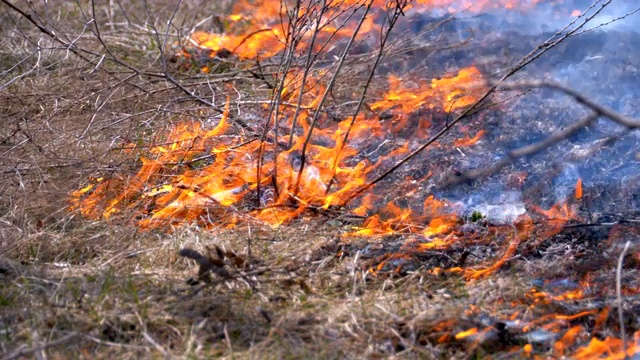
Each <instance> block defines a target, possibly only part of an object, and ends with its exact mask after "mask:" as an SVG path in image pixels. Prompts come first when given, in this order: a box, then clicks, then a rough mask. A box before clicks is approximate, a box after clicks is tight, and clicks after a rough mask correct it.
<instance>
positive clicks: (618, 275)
mask: <svg viewBox="0 0 640 360" xmlns="http://www.w3.org/2000/svg"><path fill="white" fill-rule="evenodd" d="M630 245H631V241H630V240H627V242H626V243H625V244H624V248H623V249H622V252H621V253H620V257H618V266H617V267H616V298H617V300H618V301H617V303H618V321H619V323H620V339H621V340H622V350H623V352H624V357H625V359H626V358H627V334H626V331H625V329H624V310H623V308H622V263H623V262H624V257H625V255H626V254H627V251H628V250H629V246H630Z"/></svg>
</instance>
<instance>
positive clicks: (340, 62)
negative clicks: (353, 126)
mask: <svg viewBox="0 0 640 360" xmlns="http://www.w3.org/2000/svg"><path fill="white" fill-rule="evenodd" d="M372 6H373V0H370V1H369V3H368V5H367V7H366V8H365V10H364V13H363V14H362V17H361V18H360V21H359V22H358V25H356V28H355V29H354V30H353V32H352V34H351V37H350V38H349V42H348V43H347V45H346V47H345V48H344V50H343V52H342V55H341V56H340V59H339V60H338V65H337V66H336V69H335V71H334V72H333V75H332V76H331V79H330V80H329V83H328V84H327V87H326V88H325V90H324V93H323V94H322V97H321V98H320V102H319V103H318V107H317V108H316V111H315V112H314V114H313V117H312V119H311V125H310V126H309V131H308V133H307V136H306V138H305V140H304V144H303V145H302V149H301V154H300V168H299V169H298V176H297V179H296V183H295V186H294V191H295V192H297V189H298V187H299V185H300V179H301V178H302V170H304V166H305V162H306V153H307V147H308V146H309V142H310V141H311V135H312V134H313V129H314V128H315V127H316V123H317V121H318V118H319V116H320V109H322V105H324V102H325V101H326V100H327V96H328V95H329V92H331V90H332V89H333V86H334V84H335V82H336V79H337V78H338V74H339V73H340V70H341V69H342V65H343V64H344V61H345V59H346V58H347V56H348V55H349V51H350V50H351V46H352V45H353V42H354V41H355V39H356V36H358V33H360V28H361V27H362V24H363V23H364V21H365V19H366V18H367V15H368V14H369V11H370V10H371V7H372ZM361 7H362V5H361Z"/></svg>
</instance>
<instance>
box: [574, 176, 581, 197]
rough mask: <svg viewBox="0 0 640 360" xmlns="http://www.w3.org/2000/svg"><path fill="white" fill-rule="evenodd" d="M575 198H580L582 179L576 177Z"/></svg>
mask: <svg viewBox="0 0 640 360" xmlns="http://www.w3.org/2000/svg"><path fill="white" fill-rule="evenodd" d="M575 197H576V200H580V199H582V179H580V178H578V181H577V182H576V195H575Z"/></svg>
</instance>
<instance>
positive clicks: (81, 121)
mask: <svg viewBox="0 0 640 360" xmlns="http://www.w3.org/2000/svg"><path fill="white" fill-rule="evenodd" d="M207 4H213V2H207V1H202V2H197V1H186V2H185V4H184V7H183V9H182V10H181V11H180V12H179V13H178V14H177V15H176V23H178V24H183V25H181V26H182V27H181V29H188V28H189V27H190V26H191V25H189V24H194V23H197V22H198V21H199V20H200V19H196V18H195V17H194V16H193V14H194V13H197V12H200V13H202V12H203V11H205V10H203V7H205V6H208V7H207V9H208V11H211V13H212V14H215V13H216V11H217V10H218V9H219V8H213V7H212V6H213V5H207ZM21 5H24V4H21ZM25 6H26V5H25ZM57 6H58V5H57ZM80 6H81V7H82V9H84V10H85V11H88V10H89V4H88V3H81V4H80ZM153 6H154V8H153V9H151V13H152V14H154V16H155V18H149V17H148V14H147V13H146V11H145V9H144V8H143V7H142V5H140V8H131V9H128V10H127V14H128V15H129V16H130V18H129V19H126V18H124V16H123V13H122V12H120V11H119V10H118V9H117V7H113V8H112V7H110V6H106V5H101V6H100V7H99V9H98V12H97V13H98V15H99V16H97V22H98V23H99V24H100V26H101V28H102V29H103V35H104V39H105V40H106V41H107V43H108V44H109V45H110V47H111V49H112V51H114V53H117V54H118V57H119V58H121V59H126V61H127V62H128V63H129V64H132V65H134V66H136V67H138V68H139V69H142V70H144V71H156V70H158V69H159V68H160V66H161V64H160V60H159V57H158V51H157V46H158V44H157V43H156V41H155V40H154V38H153V36H152V35H151V34H150V33H149V31H147V30H145V29H148V26H146V25H145V24H147V25H148V24H156V25H157V26H158V27H159V28H162V24H163V23H165V22H166V19H168V18H169V17H170V16H171V13H172V11H173V8H172V6H170V5H167V4H161V2H156V4H153ZM217 6H221V5H220V4H218V5H217ZM222 6H223V7H224V6H227V4H222ZM25 8H26V7H25ZM78 9H79V8H78V4H77V3H75V2H62V3H61V4H60V5H59V7H56V8H55V9H53V8H49V9H46V10H47V11H49V15H50V18H49V19H48V20H49V21H50V22H51V25H52V26H53V27H55V28H59V29H61V30H64V31H63V32H62V33H65V34H69V37H70V38H77V44H78V46H81V47H82V48H83V49H87V50H91V51H96V52H99V53H102V52H103V50H102V48H101V45H100V44H99V43H98V42H97V41H96V39H95V37H94V36H91V35H90V34H89V31H88V30H87V29H86V28H85V27H84V21H83V20H82V13H81V12H80V11H79V10H78ZM38 10H39V11H41V12H42V13H45V12H46V11H45V9H44V8H40V9H38ZM128 22H129V23H128ZM134 25H139V26H134ZM204 27H205V28H206V26H204ZM176 31H177V30H176ZM0 39H2V40H0V41H2V45H1V46H0V64H1V65H0V66H1V69H3V71H4V69H10V68H11V67H12V66H14V65H15V64H20V65H18V66H17V67H16V68H15V69H14V70H11V71H9V72H7V73H6V74H4V75H3V77H2V78H1V82H0V84H5V82H6V81H7V80H8V79H15V81H13V82H12V83H11V84H8V85H5V86H3V87H2V88H0V114H1V116H2V117H3V120H2V126H1V127H0V166H1V168H0V188H1V190H0V199H1V200H0V353H1V354H3V355H2V356H3V358H7V359H14V358H31V357H34V356H35V357H38V358H53V359H57V358H60V359H66V358H97V359H102V358H105V359H106V358H134V357H149V358H205V357H225V358H274V359H276V358H277V359H282V358H378V357H398V358H405V357H406V358H427V359H431V358H442V359H444V358H446V359H450V358H470V357H471V358H473V357H483V356H485V355H487V354H488V353H492V352H493V350H492V344H480V345H478V344H470V343H465V342H457V341H454V339H453V338H452V336H453V335H454V334H455V333H456V332H457V331H462V330H465V329H467V328H470V327H473V326H475V325H474V324H475V323H473V322H472V321H471V317H473V316H474V315H473V314H472V313H470V314H465V311H468V310H470V309H471V308H473V307H476V308H483V309H484V310H486V311H488V312H492V313H495V314H496V315H498V314H500V313H501V312H504V313H507V312H509V311H513V309H512V308H511V307H510V306H506V305H505V304H509V302H510V301H511V300H514V301H517V300H518V299H522V298H523V296H524V294H525V293H526V292H528V291H529V289H530V288H531V286H530V284H529V283H527V281H529V280H530V279H531V278H532V277H533V274H535V273H540V274H541V273H546V274H549V273H555V274H560V273H562V272H563V271H565V270H566V266H568V265H566V266H565V267H562V266H558V268H557V269H555V270H553V269H550V268H549V266H548V264H547V263H545V262H544V261H543V260H540V261H538V262H535V261H532V262H527V263H524V264H520V265H517V266H515V265H514V267H513V268H512V269H511V272H510V271H508V270H506V271H504V272H501V273H500V274H498V275H496V276H493V277H491V278H487V279H483V280H480V281H476V282H472V283H467V282H466V281H465V280H464V279H463V278H462V277H461V276H455V275H433V274H431V273H429V272H428V271H427V269H424V268H418V269H417V270H416V271H413V272H410V273H408V274H405V275H404V276H401V277H396V276H395V275H393V274H391V275H385V274H379V275H377V276H374V275H373V274H371V273H370V272H368V269H369V267H370V262H365V261H364V260H363V257H364V255H363V256H362V257H361V256H360V255H361V254H364V253H365V252H366V248H367V245H368V243H367V241H365V240H358V239H355V240H349V241H346V240H344V239H343V238H342V237H341V233H342V232H344V230H345V228H346V227H347V225H342V224H336V223H332V222H330V223H327V222H326V221H325V220H326V219H311V220H308V221H304V222H303V221H300V223H298V224H294V225H292V226H289V227H285V228H281V229H279V230H273V229H270V228H265V227H262V226H258V225H254V226H253V227H249V226H246V227H241V228H238V229H236V230H234V231H228V230H227V231H223V230H202V229H198V228H196V227H185V228H180V229H176V230H175V231H173V232H172V233H161V232H153V231H151V232H140V231H139V230H138V229H136V228H135V227H133V226H128V225H123V224H125V223H126V222H124V221H118V219H115V220H114V221H113V222H111V223H106V222H102V221H99V222H92V221H90V220H86V219H82V218H80V217H79V216H78V215H77V214H73V213H69V212H68V211H67V210H66V207H67V205H68V194H69V192H70V191H71V190H74V189H77V188H78V187H79V186H81V185H82V184H83V182H84V181H86V179H87V178H88V177H89V176H98V175H100V174H108V173H109V172H110V171H112V170H118V171H126V169H129V170H131V171H135V168H136V156H137V155H139V154H128V153H123V152H120V151H114V149H117V148H118V147H119V146H122V145H123V144H126V143H136V144H144V143H146V142H148V141H149V140H151V139H154V136H155V135H156V134H157V133H158V132H159V130H161V129H165V128H167V127H169V126H170V125H171V124H173V123H175V122H178V121H183V120H186V119H198V120H201V119H203V118H208V117H213V116H215V115H216V112H214V111H212V110H211V109H207V108H206V107H203V106H200V105H198V104H195V103H194V102H193V101H189V99H188V98H186V97H185V95H184V93H182V92H181V91H180V90H179V89H176V88H175V86H172V85H171V84H170V83H168V82H167V81H165V80H163V79H159V78H155V79H154V78H149V77H143V76H131V77H130V74H129V73H126V72H124V70H123V68H122V67H121V66H119V65H118V64H116V63H109V62H105V63H102V64H101V65H100V66H99V67H96V66H94V65H90V64H87V63H86V62H84V61H82V60H80V59H78V58H77V57H76V56H74V55H73V54H71V53H69V51H67V50H66V49H64V48H62V47H61V46H60V45H59V44H55V43H54V42H53V41H51V39H49V38H48V37H47V36H45V35H43V34H42V33H40V32H38V31H37V30H36V29H34V28H33V27H32V26H31V25H30V24H28V23H26V21H25V20H24V19H21V18H20V17H19V16H17V14H16V13H14V12H12V11H9V10H8V9H6V8H3V12H2V14H0ZM38 43H40V46H43V47H47V48H45V49H42V51H41V52H40V53H39V55H38V54H36V55H30V54H32V53H34V52H35V50H36V46H37V45H36V44H38ZM231 73H233V71H231V70H229V72H228V73H223V74H220V75H217V76H218V77H216V75H214V76H213V77H212V78H210V79H214V80H215V79H218V80H220V79H223V78H224V76H230V75H229V74H231ZM234 74H235V73H234ZM234 76H236V77H240V78H242V80H236V82H235V83H234V84H235V85H236V86H240V87H241V90H240V91H243V92H244V94H250V95H251V96H255V98H260V94H263V93H264V90H265V88H264V84H261V81H259V80H253V81H249V80H247V79H246V78H248V77H249V76H246V74H244V75H234ZM220 81H221V80H220ZM198 86H202V87H206V88H209V86H211V83H206V82H203V83H202V84H200V85H198ZM198 86H195V87H194V88H198ZM213 89H214V92H215V93H216V94H218V95H220V96H219V97H218V98H219V99H224V95H225V94H226V93H227V92H229V91H231V93H235V90H236V89H231V88H228V87H226V86H225V85H224V84H222V83H214V86H213ZM216 245H217V246H220V247H222V248H224V249H226V250H230V251H233V252H235V253H237V254H238V255H239V256H242V257H244V259H246V260H248V261H247V263H249V264H250V268H239V267H238V264H233V263H230V264H228V268H229V269H230V271H231V272H232V273H234V274H239V273H240V272H241V271H244V272H247V273H249V274H250V275H247V276H244V277H241V276H235V277H234V278H233V279H228V280H226V281H223V280H221V279H219V278H216V277H215V276H214V277H213V279H212V283H203V282H200V283H198V284H194V283H193V281H191V282H190V284H187V279H190V278H194V277H196V272H197V265H196V264H195V263H194V262H193V261H191V260H188V259H185V258H182V257H179V256H178V251H179V250H180V249H181V248H184V247H190V248H194V249H198V250H200V251H206V249H207V247H211V246H216ZM345 249H351V251H350V252H349V251H345ZM249 250H250V251H249ZM614 258H615V257H614ZM249 260H250V261H249ZM520 306H524V305H522V304H521V305H520ZM451 319H457V320H456V321H455V322H451V321H450V320H451ZM496 348H497V349H498V352H497V356H496V357H498V358H499V357H500V356H508V357H510V358H518V357H525V355H524V353H522V352H521V351H520V350H517V349H516V350H513V351H507V350H508V349H506V346H505V345H504V344H502V345H500V344H497V345H496ZM549 351H550V349H549V348H542V349H540V352H541V353H549Z"/></svg>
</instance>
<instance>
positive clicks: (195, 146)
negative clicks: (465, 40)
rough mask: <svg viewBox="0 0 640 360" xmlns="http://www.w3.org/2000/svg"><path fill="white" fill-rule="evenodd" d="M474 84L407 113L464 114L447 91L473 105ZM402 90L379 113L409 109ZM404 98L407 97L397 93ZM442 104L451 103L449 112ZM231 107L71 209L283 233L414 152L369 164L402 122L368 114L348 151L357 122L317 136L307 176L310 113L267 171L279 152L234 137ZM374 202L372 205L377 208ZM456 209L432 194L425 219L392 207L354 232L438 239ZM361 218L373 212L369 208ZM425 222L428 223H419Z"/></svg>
mask: <svg viewBox="0 0 640 360" xmlns="http://www.w3.org/2000/svg"><path fill="white" fill-rule="evenodd" d="M289 76H290V79H289V83H290V84H292V86H293V87H292V89H294V88H295V86H294V85H293V84H295V83H296V81H297V79H298V78H297V77H296V75H294V74H290V75H289ZM470 79H474V81H480V79H481V75H480V73H479V72H478V70H477V69H475V68H469V69H463V70H461V71H460V72H459V73H458V74H457V75H455V76H451V77H444V78H442V79H440V80H437V81H433V82H432V86H431V87H430V88H427V89H422V90H419V91H418V92H417V93H416V94H414V95H413V96H415V97H418V98H420V101H416V102H414V103H413V104H412V107H411V108H406V111H407V112H408V113H411V112H415V111H417V110H419V109H420V106H421V105H425V104H429V105H428V107H434V106H435V107H438V109H439V110H440V111H448V110H450V109H451V108H457V107H455V106H450V104H449V103H448V101H450V100H451V99H452V96H449V95H447V92H448V91H451V92H452V93H455V94H456V95H455V98H457V99H466V100H464V102H468V101H469V100H468V99H472V98H473V99H475V98H476V97H475V96H477V91H478V90H479V88H478V87H474V88H473V90H472V91H471V94H467V93H464V92H463V91H464V89H468V86H467V85H468V83H469V82H470V81H471V80H470ZM312 80H313V81H315V80H316V79H312ZM318 81H319V80H318ZM398 89H402V88H401V87H398V88H397V89H396V91H395V92H393V91H390V92H387V95H386V97H387V99H385V100H383V101H382V102H380V103H378V104H377V105H376V108H378V109H386V108H393V107H395V106H396V105H400V104H403V103H404V101H403V100H404V99H406V98H407V97H409V96H410V93H409V92H408V91H407V89H402V91H399V90H398ZM312 90H313V91H310V92H309V93H307V94H305V97H304V101H303V106H305V107H313V106H317V100H318V97H319V96H320V93H321V91H318V89H317V88H314V89H312ZM296 92H297V91H295V90H291V91H288V90H287V92H286V93H284V94H283V95H284V96H285V97H287V96H292V97H295V96H297V94H296ZM398 92H400V93H402V94H403V95H402V96H396V97H393V96H389V94H391V93H398ZM474 94H475V95H474ZM402 106H404V105H402ZM442 106H448V107H449V109H446V108H442ZM228 107H229V103H227V109H226V110H225V113H224V115H223V116H222V118H221V119H220V120H219V122H218V124H217V125H216V126H215V127H213V128H211V129H209V128H206V127H203V126H202V125H200V124H198V123H183V124H178V125H177V126H176V127H174V128H173V129H171V130H170V131H169V133H168V134H166V136H165V138H164V139H163V141H162V143H160V144H158V145H156V146H153V147H151V148H150V149H149V151H148V153H147V154H146V155H145V156H143V157H141V158H140V163H141V166H140V169H139V170H138V172H137V174H135V175H134V176H129V177H127V176H123V177H116V178H112V179H109V180H104V181H96V182H94V183H92V184H89V185H87V186H85V187H84V188H82V189H80V190H78V191H76V192H74V193H73V194H72V209H78V210H80V211H81V212H82V213H83V214H84V215H85V216H88V217H90V218H96V219H97V218H104V219H109V218H111V217H113V216H114V215H116V214H120V213H123V212H124V211H125V210H130V211H133V212H134V213H135V215H134V217H136V218H139V219H140V220H138V224H139V225H140V226H142V227H143V228H155V227H160V226H166V225H171V226H175V225H179V224H181V223H189V222H198V223H202V224H205V225H206V226H217V225H222V224H235V223H237V221H238V220H239V217H241V218H243V219H245V220H247V219H252V220H258V221H262V222H266V223H268V224H270V225H272V226H278V225H281V224H283V223H286V222H289V221H291V220H293V219H295V218H297V217H299V216H300V215H301V214H302V213H303V212H304V211H305V210H306V209H308V208H316V209H328V208H330V207H334V206H345V205H348V204H346V201H347V200H348V199H350V198H351V197H352V195H353V194H354V193H356V191H358V190H359V189H360V188H361V187H362V186H365V185H366V184H367V181H368V180H369V174H370V173H372V171H373V170H375V169H377V168H378V167H379V166H381V165H382V164H384V163H385V162H388V161H389V160H391V161H395V160H394V159H398V158H400V157H401V156H403V155H404V154H406V153H407V152H408V150H409V149H408V146H409V143H408V142H405V143H404V144H401V145H400V146H398V147H396V148H394V149H392V150H391V151H389V152H388V153H387V154H386V155H385V156H382V157H379V159H378V160H377V161H376V162H370V161H368V160H367V159H366V157H362V155H361V154H360V152H359V150H358V148H357V145H358V144H359V143H361V142H362V140H365V139H370V138H371V136H384V134H385V133H386V131H385V130H384V129H385V128H389V127H392V128H393V126H394V125H393V124H386V125H385V124H384V123H382V122H380V121H379V120H378V119H377V118H376V117H369V118H367V117H364V115H360V116H359V118H358V119H357V120H358V121H357V124H356V126H354V127H352V128H351V141H350V143H349V144H343V138H344V134H345V133H346V131H348V130H349V128H350V123H351V119H350V118H346V119H344V120H342V121H340V122H338V123H337V124H336V123H333V124H335V125H333V126H332V127H331V126H330V127H325V128H321V129H315V130H314V133H313V134H314V137H313V141H311V142H310V143H309V145H308V147H307V154H306V159H305V166H304V168H303V170H302V172H301V173H300V172H299V167H300V161H301V159H300V152H301V149H302V147H303V146H304V140H305V136H306V134H307V133H308V132H309V131H310V126H309V121H308V118H307V117H308V114H307V113H306V112H301V114H300V116H299V119H298V124H299V126H300V127H301V128H302V133H299V132H297V131H296V132H294V133H293V134H283V135H281V138H280V139H278V143H282V144H283V143H286V142H287V140H288V139H289V137H291V139H292V146H291V148H289V149H285V150H283V149H278V150H279V151H278V152H277V156H276V157H275V158H274V159H273V161H266V162H265V163H264V164H262V165H261V166H260V168H258V162H257V159H258V157H259V154H260V146H264V151H265V152H266V153H267V154H273V153H275V150H276V147H275V146H274V145H273V144H272V143H263V144H262V145H261V144H260V142H259V141H254V140H249V141H247V140H245V139H243V138H242V137H241V136H240V135H231V134H229V130H230V127H231V125H230V124H229V109H228ZM292 112H293V110H292V109H291V108H282V109H281V114H282V115H283V116H284V120H285V121H284V122H283V124H285V125H286V126H291V116H292ZM133 148H135V146H134V145H131V146H129V150H131V149H133ZM268 156H272V155H268ZM258 172H259V174H258ZM258 175H259V176H258ZM258 178H259V179H260V186H261V187H263V188H266V189H268V190H267V192H261V194H260V197H261V208H260V209H256V210H250V211H246V210H244V211H241V210H239V209H238V208H237V207H238V206H240V207H242V208H246V207H247V206H248V205H249V203H248V202H247V198H248V197H250V196H249V195H251V194H255V190H256V189H257V188H258V183H257V180H258ZM272 180H275V182H272ZM269 194H272V196H271V195H269ZM252 196H253V195H252ZM366 202H367V200H364V199H363V203H362V205H361V206H365V205H366ZM368 204H369V207H370V208H371V202H370V201H369V203H368ZM447 206H448V205H447V204H446V203H444V202H440V201H438V200H435V199H434V198H433V197H429V198H428V199H427V200H426V201H425V204H424V208H423V214H418V215H416V214H414V213H413V212H412V211H411V210H410V209H402V208H400V207H398V206H396V205H395V204H393V203H392V202H391V203H388V204H387V205H386V207H384V208H383V209H382V212H383V213H385V214H387V215H389V218H388V219H385V220H382V219H381V218H379V217H377V215H374V216H373V217H371V218H369V219H368V220H367V221H366V222H365V224H364V225H363V227H362V229H360V230H358V231H356V232H354V233H353V235H385V234H386V235H388V234H392V233H397V232H405V233H407V232H408V233H423V234H424V235H425V236H434V235H437V234H440V233H444V232H446V231H448V230H449V229H450V228H451V226H452V225H453V224H455V222H456V216H455V214H453V213H452V212H450V211H444V212H441V211H442V210H446V208H447ZM142 209H145V210H142ZM358 212H359V213H366V212H367V211H366V210H365V209H364V208H360V210H357V211H356V213H358ZM419 223H423V224H425V225H423V226H418V225H417V224H419Z"/></svg>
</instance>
